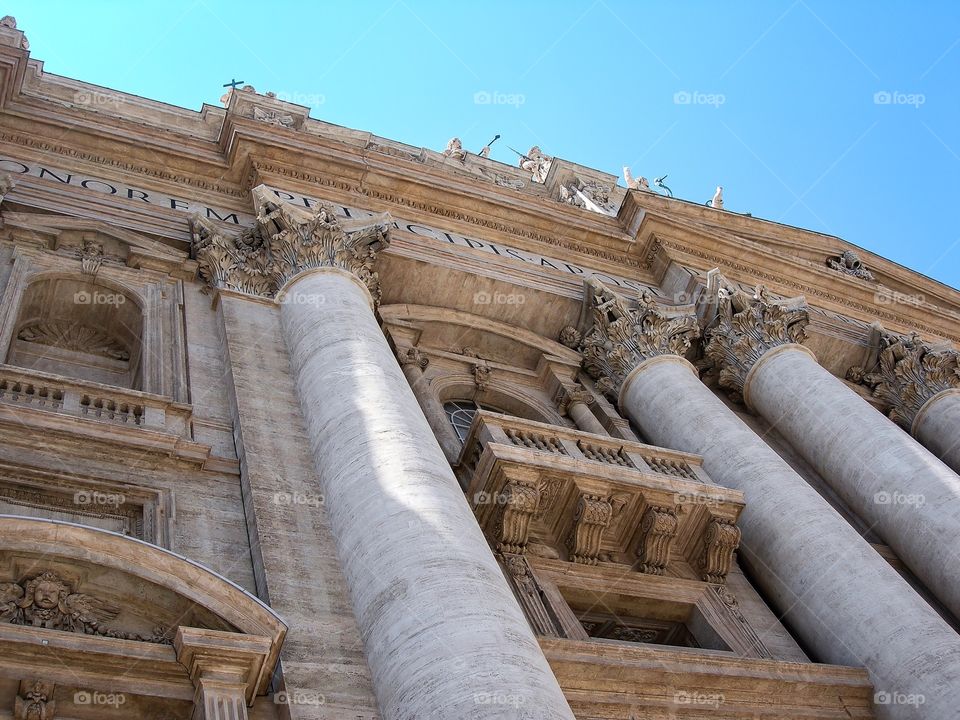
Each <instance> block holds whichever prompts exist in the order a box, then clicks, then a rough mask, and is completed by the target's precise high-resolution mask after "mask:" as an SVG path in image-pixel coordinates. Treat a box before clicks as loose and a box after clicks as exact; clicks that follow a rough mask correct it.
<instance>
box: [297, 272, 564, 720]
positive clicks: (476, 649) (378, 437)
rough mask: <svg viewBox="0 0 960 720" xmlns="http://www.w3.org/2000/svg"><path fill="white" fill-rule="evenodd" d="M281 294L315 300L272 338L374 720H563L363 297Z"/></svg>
mask: <svg viewBox="0 0 960 720" xmlns="http://www.w3.org/2000/svg"><path fill="white" fill-rule="evenodd" d="M287 291H288V297H297V296H299V297H301V298H305V297H312V298H316V299H317V303H316V304H309V303H304V302H298V303H294V302H287V303H284V304H283V305H282V309H281V314H282V320H283V333H284V338H285V339H286V342H287V345H288V347H289V351H290V360H291V364H292V367H293V369H294V373H295V376H296V378H297V389H298V392H299V395H300V403H301V406H302V407H303V412H304V417H305V419H306V424H307V428H308V433H309V436H310V444H311V447H312V449H313V455H314V459H315V461H316V464H317V468H318V471H319V473H320V480H321V484H320V487H322V491H323V492H324V494H325V497H326V505H327V508H328V511H329V513H330V520H331V526H332V529H333V534H334V537H335V538H336V541H337V547H338V550H339V555H340V560H341V563H342V566H343V572H344V575H345V577H346V579H347V584H348V586H349V587H350V594H351V597H352V599H353V606H354V611H355V613H356V617H357V621H358V623H359V625H360V631H361V634H362V637H363V641H364V645H365V649H366V655H367V660H368V662H369V664H370V668H371V670H372V673H373V683H374V687H375V689H376V693H377V698H378V701H379V704H380V709H381V713H382V714H383V716H384V718H386V719H387V720H400V719H404V720H406V719H409V720H414V719H416V720H424V719H426V718H454V717H456V718H477V719H479V718H490V719H492V718H502V717H504V708H505V707H510V706H505V705H504V702H507V700H502V698H509V699H510V701H512V702H516V703H519V704H520V706H521V711H522V713H523V717H526V718H530V719H537V718H543V719H546V718H567V719H570V718H572V717H573V715H572V714H571V712H570V709H569V707H568V705H567V702H566V700H565V699H564V697H563V694H562V693H561V691H560V688H559V685H558V684H557V681H556V679H555V678H554V676H553V673H552V672H551V670H550V668H549V666H548V665H547V662H546V659H545V658H544V656H543V654H542V652H541V650H540V648H539V646H538V645H537V643H536V641H535V639H534V636H533V634H532V632H531V631H530V629H529V626H528V625H527V622H526V620H525V619H524V617H523V615H522V613H521V611H520V608H519V606H518V605H517V602H516V600H515V599H514V597H513V595H512V594H511V592H510V590H509V588H508V586H507V584H506V581H505V580H504V578H503V575H502V574H501V571H500V569H499V568H498V566H497V564H496V562H495V560H494V557H493V555H492V553H491V552H490V550H489V548H488V547H487V545H486V542H485V541H484V538H483V535H482V533H481V532H480V530H479V528H478V526H477V523H476V521H475V520H474V518H473V515H472V513H471V512H470V510H469V507H468V505H467V502H466V499H465V498H464V496H463V493H462V491H461V490H460V488H459V486H458V483H457V481H456V479H455V477H454V475H453V473H452V471H451V470H450V466H449V465H448V463H447V461H446V459H445V457H444V455H443V453H442V451H441V450H440V447H439V446H438V444H437V441H436V439H435V438H434V436H433V433H432V432H431V430H430V426H429V425H428V424H427V421H426V420H425V419H424V417H423V414H422V412H421V410H420V407H419V405H418V404H417V401H416V398H415V397H414V395H413V393H412V391H411V390H410V387H409V385H408V383H407V380H406V379H405V378H404V376H403V373H402V372H401V370H400V367H399V365H398V364H397V362H396V360H395V359H394V357H393V353H392V352H391V350H390V347H389V345H388V344H387V342H386V339H385V337H384V336H383V333H382V332H381V330H380V327H379V326H378V325H377V322H376V320H375V318H374V315H373V312H372V311H371V309H370V296H369V294H368V293H367V292H366V290H365V289H364V288H363V287H362V286H361V285H360V284H359V283H358V282H357V281H356V279H354V278H353V277H352V276H350V275H347V274H345V273H343V272H340V271H337V270H324V271H315V272H312V273H306V274H303V275H301V276H300V277H298V278H296V279H295V280H294V281H293V282H292V283H291V284H290V285H289V287H288V288H287ZM317 307H319V308H320V310H319V311H318V310H317ZM511 709H512V708H511Z"/></svg>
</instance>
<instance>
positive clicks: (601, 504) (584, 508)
mask: <svg viewBox="0 0 960 720" xmlns="http://www.w3.org/2000/svg"><path fill="white" fill-rule="evenodd" d="M612 516H613V507H612V505H611V504H610V501H609V500H607V499H606V498H603V497H601V496H599V495H588V494H586V493H584V494H583V495H581V496H580V501H579V502H578V503H577V514H576V516H574V518H573V527H572V528H571V529H570V534H569V535H568V536H567V548H569V550H570V560H571V561H573V562H576V563H584V564H585V565H596V564H597V559H598V558H599V556H600V540H601V539H602V538H603V531H604V529H605V528H606V527H607V525H609V524H610V518H611V517H612Z"/></svg>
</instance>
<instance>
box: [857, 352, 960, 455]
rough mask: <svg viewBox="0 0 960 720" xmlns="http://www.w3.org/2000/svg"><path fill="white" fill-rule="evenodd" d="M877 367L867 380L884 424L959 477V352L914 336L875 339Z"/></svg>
mask: <svg viewBox="0 0 960 720" xmlns="http://www.w3.org/2000/svg"><path fill="white" fill-rule="evenodd" d="M881 344H882V347H881V351H880V356H879V368H878V369H877V372H876V373H872V374H871V375H868V376H867V378H866V379H867V382H868V384H870V385H873V386H874V389H873V394H874V396H875V397H877V398H879V399H880V400H882V401H883V402H884V403H885V405H886V406H887V407H888V408H889V412H890V419H891V420H893V421H894V422H896V423H897V424H899V425H900V426H901V427H902V428H903V429H904V430H906V431H907V432H909V433H910V434H911V435H913V436H914V437H915V438H916V439H917V440H919V441H920V442H921V443H923V444H924V445H925V446H926V447H927V449H928V450H930V452H932V453H933V454H934V455H936V456H937V457H938V458H940V459H941V460H943V462H945V463H946V464H947V465H949V466H950V467H952V468H953V469H954V470H955V471H957V472H960V352H958V351H957V350H954V349H953V348H937V347H931V346H930V345H929V344H928V343H925V342H923V341H922V340H921V339H920V338H919V337H918V336H917V335H910V336H908V337H903V336H900V335H894V334H892V333H883V335H882V336H881Z"/></svg>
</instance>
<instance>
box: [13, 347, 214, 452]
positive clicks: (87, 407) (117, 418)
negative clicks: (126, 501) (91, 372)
mask: <svg viewBox="0 0 960 720" xmlns="http://www.w3.org/2000/svg"><path fill="white" fill-rule="evenodd" d="M10 419H15V420H16V421H17V422H18V423H19V424H21V425H23V426H24V427H29V428H32V429H34V430H35V431H37V432H44V431H63V432H68V433H71V434H74V435H79V436H82V437H89V438H98V439H101V440H109V441H112V442H119V443H123V444H126V445H133V446H136V447H141V448H145V449H154V450H157V451H160V452H165V453H167V454H169V455H173V456H178V457H182V458H183V459H187V460H191V461H194V462H200V463H202V464H203V465H204V467H206V466H207V465H209V464H211V463H212V464H213V465H216V464H217V463H219V462H220V461H219V459H216V458H212V457H211V456H210V446H209V445H204V444H201V443H198V442H195V441H194V440H193V439H192V434H191V432H192V430H191V423H192V406H190V405H187V404H184V403H178V402H175V401H173V400H171V399H170V398H167V397H164V396H162V395H155V394H152V393H146V392H141V391H139V390H130V389H127V388H121V387H114V386H111V385H103V384H101V383H95V382H88V381H85V380H78V379H74V378H68V377H65V376H62V375H54V374H52V373H46V372H41V371H38V370H29V369H24V368H19V367H16V366H13V365H4V364H0V421H2V420H10ZM105 425H106V426H109V429H107V428H105V427H104V426H105ZM220 464H222V463H220ZM213 465H211V467H212V466H213Z"/></svg>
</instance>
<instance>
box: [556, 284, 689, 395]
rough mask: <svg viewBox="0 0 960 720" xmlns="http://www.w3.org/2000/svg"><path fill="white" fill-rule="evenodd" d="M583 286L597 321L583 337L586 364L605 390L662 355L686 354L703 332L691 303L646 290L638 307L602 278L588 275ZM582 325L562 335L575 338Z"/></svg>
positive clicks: (619, 385) (615, 388)
mask: <svg viewBox="0 0 960 720" xmlns="http://www.w3.org/2000/svg"><path fill="white" fill-rule="evenodd" d="M584 292H585V293H586V296H587V297H586V300H587V302H588V304H589V307H590V310H591V311H592V315H593V317H592V324H591V326H590V329H589V331H588V332H587V333H586V334H585V335H584V336H583V339H582V340H581V341H580V344H579V349H580V352H581V353H582V355H583V368H584V370H586V371H587V374H589V375H590V377H592V378H593V379H594V380H595V381H596V383H597V389H598V390H600V391H601V392H603V393H605V394H614V395H615V394H616V393H618V392H619V391H620V389H621V388H622V387H623V384H624V381H625V380H626V379H627V376H628V375H629V374H630V373H631V371H632V370H633V369H634V368H636V367H637V366H638V365H639V364H640V363H642V362H643V361H645V360H648V359H650V358H653V357H657V356H659V355H677V356H680V357H683V355H685V354H686V352H687V351H688V350H689V349H690V345H691V343H692V342H693V341H694V340H695V339H696V338H698V337H699V336H700V328H699V325H698V324H697V319H696V316H695V315H694V314H693V312H692V310H691V309H689V308H672V307H669V306H666V305H661V304H659V303H658V302H656V300H654V299H653V296H651V295H649V294H647V293H643V294H642V295H641V296H640V298H639V300H638V302H637V305H636V307H631V306H630V305H629V304H628V303H627V301H626V300H625V299H624V298H623V297H621V296H620V295H617V294H616V293H614V292H613V291H612V290H610V289H609V288H607V287H606V286H605V285H604V284H603V283H601V282H600V281H598V280H595V279H591V280H588V281H586V283H585V287H584ZM577 334H578V333H577V331H576V330H573V329H567V328H565V329H564V330H563V331H562V332H561V338H562V339H563V340H564V341H565V342H568V343H569V342H573V341H574V339H575V338H576V337H577Z"/></svg>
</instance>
